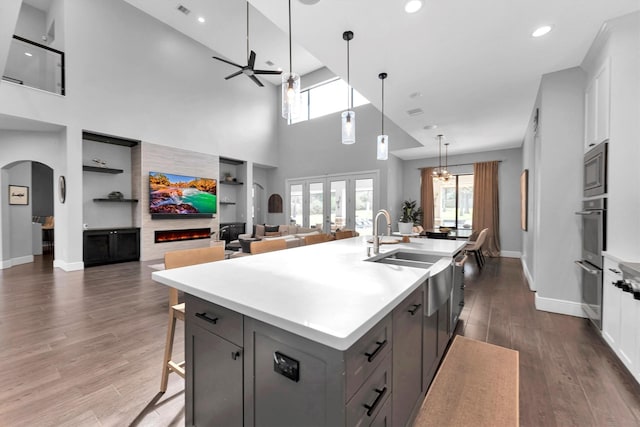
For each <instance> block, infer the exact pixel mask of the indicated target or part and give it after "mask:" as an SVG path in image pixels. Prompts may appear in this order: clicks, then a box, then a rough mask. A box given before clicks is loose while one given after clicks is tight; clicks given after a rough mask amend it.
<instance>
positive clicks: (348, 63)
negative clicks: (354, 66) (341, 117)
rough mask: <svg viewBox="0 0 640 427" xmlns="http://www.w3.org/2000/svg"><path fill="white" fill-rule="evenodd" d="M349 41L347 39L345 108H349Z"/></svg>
mask: <svg viewBox="0 0 640 427" xmlns="http://www.w3.org/2000/svg"><path fill="white" fill-rule="evenodd" d="M349 42H350V40H347V110H351V83H350V80H349Z"/></svg>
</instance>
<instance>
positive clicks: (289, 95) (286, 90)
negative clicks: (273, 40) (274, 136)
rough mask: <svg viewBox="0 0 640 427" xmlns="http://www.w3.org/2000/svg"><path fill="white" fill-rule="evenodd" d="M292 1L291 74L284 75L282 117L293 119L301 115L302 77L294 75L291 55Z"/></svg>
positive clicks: (290, 54)
mask: <svg viewBox="0 0 640 427" xmlns="http://www.w3.org/2000/svg"><path fill="white" fill-rule="evenodd" d="M291 51H292V49H291V0H289V72H288V73H282V117H284V118H285V119H287V122H288V123H291V119H294V118H296V117H298V114H299V113H300V76H299V75H298V74H296V73H294V72H293V71H292V70H293V65H292V64H293V61H292V58H291V56H292V53H291Z"/></svg>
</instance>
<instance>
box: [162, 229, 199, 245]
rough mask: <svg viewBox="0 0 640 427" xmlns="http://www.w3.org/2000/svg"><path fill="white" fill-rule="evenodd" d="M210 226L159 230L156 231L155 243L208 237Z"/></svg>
mask: <svg viewBox="0 0 640 427" xmlns="http://www.w3.org/2000/svg"><path fill="white" fill-rule="evenodd" d="M210 234H211V229H210V228H188V229H185V230H158V231H156V232H155V240H154V241H155V243H165V242H182V241H184V240H198V239H208V238H209V237H210Z"/></svg>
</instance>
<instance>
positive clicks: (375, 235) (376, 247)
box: [373, 209, 391, 255]
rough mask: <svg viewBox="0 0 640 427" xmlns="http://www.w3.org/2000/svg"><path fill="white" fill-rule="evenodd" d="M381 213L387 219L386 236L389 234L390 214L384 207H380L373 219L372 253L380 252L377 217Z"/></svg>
mask: <svg viewBox="0 0 640 427" xmlns="http://www.w3.org/2000/svg"><path fill="white" fill-rule="evenodd" d="M380 215H383V216H384V218H385V220H386V221H387V236H390V235H391V215H389V212H387V211H386V210H385V209H380V210H379V211H378V213H377V214H376V216H375V219H374V220H373V253H374V255H378V253H380V236H378V218H379V217H380Z"/></svg>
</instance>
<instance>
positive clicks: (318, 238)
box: [304, 234, 332, 246]
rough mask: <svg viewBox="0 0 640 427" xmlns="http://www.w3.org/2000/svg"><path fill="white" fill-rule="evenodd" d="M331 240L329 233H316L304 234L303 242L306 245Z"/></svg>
mask: <svg viewBox="0 0 640 427" xmlns="http://www.w3.org/2000/svg"><path fill="white" fill-rule="evenodd" d="M330 240H332V238H331V235H329V234H316V235H313V236H305V237H304V244H305V246H306V245H315V244H316V243H324V242H328V241H330Z"/></svg>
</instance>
